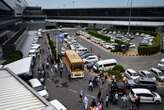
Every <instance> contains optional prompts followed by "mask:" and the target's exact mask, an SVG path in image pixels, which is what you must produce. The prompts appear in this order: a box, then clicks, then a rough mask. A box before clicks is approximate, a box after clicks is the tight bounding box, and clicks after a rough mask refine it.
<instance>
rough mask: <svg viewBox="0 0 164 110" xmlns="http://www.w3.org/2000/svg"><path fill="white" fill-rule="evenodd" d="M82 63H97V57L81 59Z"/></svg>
mask: <svg viewBox="0 0 164 110" xmlns="http://www.w3.org/2000/svg"><path fill="white" fill-rule="evenodd" d="M83 61H84V63H91V62H96V61H98V57H97V56H96V55H92V56H88V57H87V58H85V59H83Z"/></svg>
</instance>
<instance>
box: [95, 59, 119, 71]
mask: <svg viewBox="0 0 164 110" xmlns="http://www.w3.org/2000/svg"><path fill="white" fill-rule="evenodd" d="M116 65H117V60H116V59H106V60H100V61H98V62H96V63H95V65H94V66H93V71H95V72H100V71H107V70H109V69H112V68H113V67H114V66H116Z"/></svg>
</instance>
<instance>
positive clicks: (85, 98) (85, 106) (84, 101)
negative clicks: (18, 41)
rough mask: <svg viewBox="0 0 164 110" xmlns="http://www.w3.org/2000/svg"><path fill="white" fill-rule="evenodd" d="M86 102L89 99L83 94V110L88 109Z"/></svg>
mask: <svg viewBox="0 0 164 110" xmlns="http://www.w3.org/2000/svg"><path fill="white" fill-rule="evenodd" d="M88 102H89V99H88V98H87V96H84V99H83V104H84V109H85V110H88Z"/></svg>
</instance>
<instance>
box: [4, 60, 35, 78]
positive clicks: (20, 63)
mask: <svg viewBox="0 0 164 110" xmlns="http://www.w3.org/2000/svg"><path fill="white" fill-rule="evenodd" d="M31 64H32V57H26V58H22V59H20V60H17V61H15V62H12V63H9V64H7V65H5V66H4V67H5V68H9V69H10V70H11V71H12V72H14V73H15V74H16V75H20V74H24V73H29V72H30V68H31Z"/></svg>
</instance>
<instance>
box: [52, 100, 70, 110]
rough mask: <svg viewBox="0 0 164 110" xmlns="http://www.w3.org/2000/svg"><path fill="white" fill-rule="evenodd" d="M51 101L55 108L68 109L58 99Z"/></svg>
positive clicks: (57, 109) (58, 109)
mask: <svg viewBox="0 0 164 110" xmlns="http://www.w3.org/2000/svg"><path fill="white" fill-rule="evenodd" d="M50 103H51V105H53V107H54V108H55V110H67V108H66V107H65V106H64V105H63V104H62V103H60V102H59V101H58V100H57V99H54V100H52V101H50Z"/></svg>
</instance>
